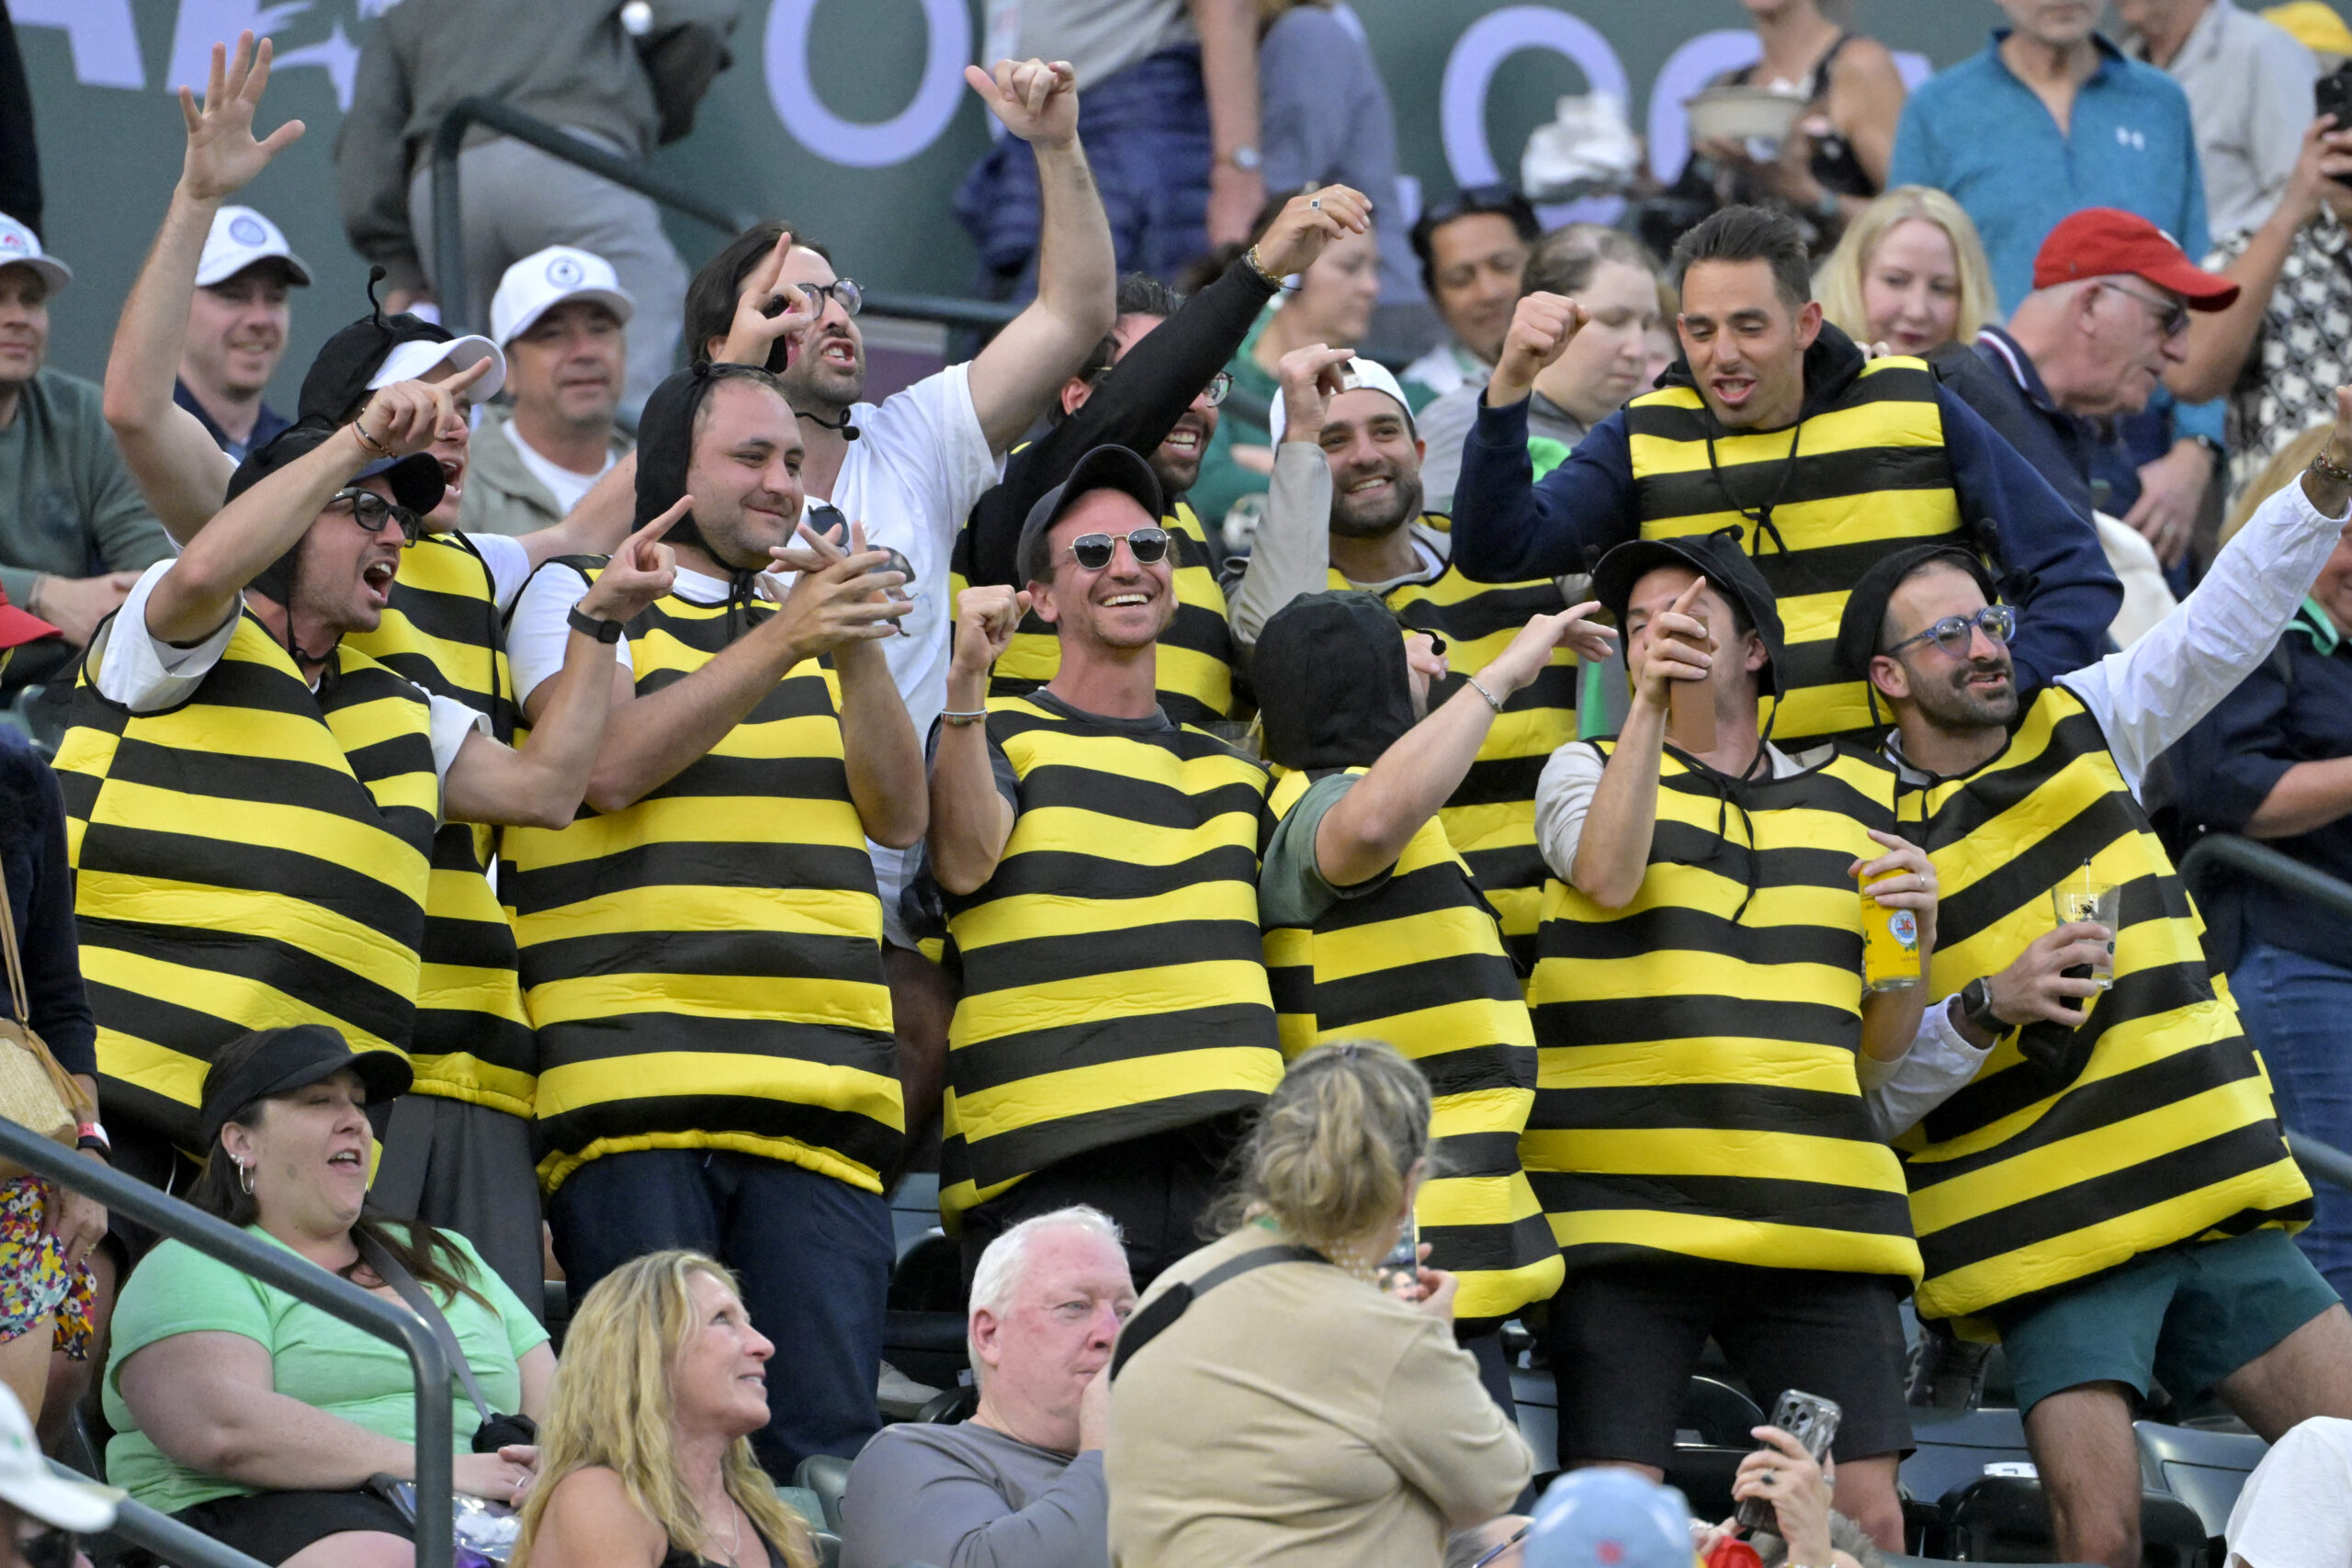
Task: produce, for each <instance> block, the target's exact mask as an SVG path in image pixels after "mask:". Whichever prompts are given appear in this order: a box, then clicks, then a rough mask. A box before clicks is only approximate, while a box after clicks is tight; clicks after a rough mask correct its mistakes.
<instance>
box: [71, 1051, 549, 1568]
mask: <svg viewBox="0 0 2352 1568" xmlns="http://www.w3.org/2000/svg"><path fill="white" fill-rule="evenodd" d="M408 1084H409V1070H408V1065H407V1064H406V1063H405V1062H404V1061H403V1060H401V1056H400V1055H399V1054H398V1053H396V1052H392V1051H385V1050H380V1049H370V1050H362V1051H354V1050H353V1049H352V1048H351V1046H350V1045H349V1044H348V1043H345V1039H344V1037H343V1036H342V1035H341V1034H339V1033H337V1032H335V1031H334V1030H332V1029H329V1028H326V1027H325V1026H323V1025H320V1024H298V1025H295V1026H292V1027H289V1028H281V1029H266V1030H260V1031H256V1032H254V1033H251V1034H247V1035H244V1036H243V1038H241V1039H239V1040H238V1041H236V1042H235V1043H233V1044H232V1045H231V1046H230V1047H229V1048H228V1049H226V1050H224V1051H223V1052H221V1053H220V1057H219V1059H218V1060H217V1061H215V1062H214V1063H213V1065H212V1066H211V1067H210V1069H209V1071H207V1073H206V1074H205V1077H204V1098H203V1107H202V1112H201V1116H200V1119H199V1122H198V1130H199V1131H200V1133H201V1134H202V1136H201V1140H200V1146H202V1147H203V1148H204V1149H205V1150H207V1151H208V1154H209V1159H208V1160H207V1161H206V1164H205V1169H204V1175H203V1178H202V1179H200V1180H199V1181H198V1184H197V1186H196V1188H195V1189H194V1190H192V1191H190V1192H189V1193H188V1201H190V1202H192V1203H194V1204H195V1205H196V1206H197V1207H198V1208H199V1209H202V1210H203V1211H205V1213H209V1214H212V1215H215V1216H217V1217H218V1218H220V1219H222V1220H225V1221H227V1222H228V1223H229V1224H232V1225H236V1226H238V1227H240V1228H242V1229H243V1230H246V1231H248V1232H249V1233H251V1234H252V1235H255V1236H258V1237H261V1238H263V1239H264V1240H266V1241H268V1242H270V1243H271V1244H273V1245H275V1246H277V1247H284V1248H285V1249H286V1250H287V1251H288V1252H290V1253H292V1254H294V1255H295V1256H296V1257H298V1258H302V1259H303V1260H304V1261H306V1262H309V1263H312V1264H315V1265H317V1266H318V1267H319V1268H321V1269H325V1270H326V1271H328V1272H329V1273H333V1274H339V1275H341V1276H342V1277H344V1278H345V1279H346V1280H351V1281H353V1282H354V1283H356V1284H358V1285H360V1286H361V1287H362V1288H363V1289H366V1290H369V1291H372V1292H375V1293H376V1294H378V1295H380V1296H382V1297H384V1298H386V1299H387V1300H390V1301H395V1302H396V1301H399V1300H400V1299H401V1294H400V1292H399V1290H398V1286H399V1285H400V1284H401V1283H403V1282H408V1283H411V1284H412V1285H415V1284H421V1285H423V1286H424V1288H425V1289H426V1290H427V1291H428V1292H430V1293H431V1295H432V1296H433V1298H434V1300H435V1304H436V1305H438V1306H439V1307H440V1309H441V1312H442V1314H443V1315H444V1316H445V1317H446V1318H447V1320H448V1324H449V1326H450V1328H451V1329H452V1330H453V1331H454V1332H455V1334H456V1336H457V1342H458V1349H459V1350H460V1351H461V1352H462V1353H463V1354H464V1356H465V1358H466V1361H467V1363H468V1364H469V1366H470V1367H471V1368H472V1369H473V1373H474V1377H475V1378H476V1380H477V1381H478V1382H480V1383H481V1390H482V1395H483V1397H484V1398H485V1399H486V1400H488V1401H489V1402H490V1404H491V1406H492V1409H493V1410H494V1411H497V1412H502V1413H511V1414H515V1415H520V1416H528V1417H530V1418H531V1419H532V1420H534V1421H537V1420H540V1419H543V1418H544V1417H545V1416H546V1415H547V1413H548V1385H549V1383H550V1382H553V1380H554V1377H555V1353H554V1351H553V1350H551V1349H549V1348H548V1336H547V1331H546V1330H545V1329H543V1328H541V1327H540V1326H539V1325H538V1322H537V1319H536V1318H534V1317H533V1316H532V1315H531V1314H530V1313H529V1312H528V1311H526V1309H525V1308H524V1306H523V1303H521V1302H520V1301H518V1300H516V1299H515V1294H514V1292H511V1291H509V1290H508V1289H507V1288H506V1287H505V1285H504V1284H503V1283H502V1282H501V1281H500V1280H499V1279H498V1276H497V1275H496V1274H495V1273H493V1272H492V1270H491V1269H490V1268H489V1267H488V1266H487V1265H486V1264H484V1263H483V1262H482V1260H481V1255H480V1254H479V1253H477V1252H476V1251H475V1250H474V1249H473V1246H472V1244H471V1243H469V1242H468V1241H467V1240H466V1238H465V1237H463V1236H461V1235H457V1234H456V1233H454V1232H448V1231H439V1230H435V1229H434V1228H433V1227H432V1226H430V1225H424V1224H388V1223H386V1222H384V1221H382V1220H380V1219H379V1218H377V1217H376V1215H375V1214H374V1213H373V1212H372V1211H370V1210H369V1209H368V1207H367V1198H368V1141H369V1139H368V1115H367V1108H368V1105H370V1104H371V1103H379V1102H381V1101H383V1100H390V1099H391V1098H393V1097H394V1096H396V1095H398V1094H400V1093H401V1092H402V1091H403V1090H405V1089H407V1088H408ZM403 1275H405V1276H407V1277H408V1280H407V1281H403V1280H402V1276H403ZM414 1388H415V1384H414V1380H413V1377H412V1375H411V1373H410V1371H409V1364H408V1359H407V1357H405V1356H404V1355H402V1354H401V1351H400V1349H399V1348H398V1347H396V1346H392V1345H389V1344H386V1343H385V1342H384V1341H383V1340H381V1339H379V1338H377V1337H375V1336H374V1335H371V1334H368V1333H367V1332H365V1331H363V1330H361V1329H357V1328H355V1327H353V1326H352V1325H349V1324H347V1323H345V1322H343V1321H342V1320H341V1319H339V1318H337V1317H334V1315H332V1314H328V1313H324V1312H322V1311H320V1310H319V1309H318V1308H316V1307H314V1306H311V1305H309V1304H307V1303H303V1302H301V1301H300V1300H298V1299H297V1298H295V1297H293V1296H290V1295H288V1294H287V1293H286V1292H283V1291H281V1290H279V1289H277V1287H276V1286H273V1285H266V1284H264V1283H262V1282H261V1281H260V1280H255V1279H254V1278H253V1277H252V1276H250V1275H248V1274H244V1273H243V1272H241V1271H240V1270H239V1269H237V1268H236V1267H235V1266H234V1265H233V1264H231V1263H228V1262H224V1261H222V1260H220V1259H219V1258H211V1257H209V1256H207V1255H206V1254H204V1253H202V1252H199V1251H198V1250H197V1249H196V1248H195V1247H190V1246H188V1245H187V1244H186V1243H184V1242H179V1241H166V1242H164V1243H163V1244H162V1245H161V1246H159V1247H156V1248H155V1250H154V1251H153V1252H152V1253H150V1254H149V1255H148V1256H147V1258H145V1259H144V1260H142V1261H141V1264H140V1266H139V1268H138V1269H137V1270H136V1271H134V1272H133V1273H132V1275H131V1277H130V1282H129V1283H128V1284H127V1285H125V1286H124V1287H123V1292H122V1301H121V1303H120V1304H119V1306H118V1307H117V1308H116V1311H115V1319H114V1346H113V1356H112V1359H111V1360H110V1362H109V1364H108V1366H107V1397H106V1414H107V1421H108V1423H109V1424H110V1425H112V1426H113V1427H114V1429H115V1432H116V1434H117V1436H116V1437H115V1438H114V1440H113V1442H112V1443H110V1444H108V1445H107V1477H108V1479H110V1480H111V1481H113V1482H114V1483H115V1484H117V1485H119V1486H122V1487H126V1488H128V1489H129V1490H130V1495H131V1496H132V1497H134V1498H135V1499H137V1500H138V1501H139V1502H141V1503H143V1504H145V1505H146V1506H148V1507H151V1508H153V1509H156V1510H157V1511H159V1512H162V1513H166V1514H171V1515H174V1516H175V1517H178V1518H179V1519H180V1521H181V1522H182V1523H184V1524H187V1525H189V1526H192V1527H193V1528H195V1529H198V1530H201V1531H202V1532H203V1533H204V1534H206V1535H208V1536H209V1537H211V1538H212V1539H213V1540H218V1541H220V1542H222V1543H223V1544H225V1545H228V1546H231V1547H233V1548H235V1549H236V1550H237V1551H243V1552H245V1553H247V1554H249V1555H251V1556H254V1557H257V1558H259V1559H260V1560H261V1561H262V1562H266V1563H272V1564H283V1565H285V1568H401V1565H404V1564H406V1563H408V1562H411V1561H412V1560H413V1559H412V1556H411V1547H410V1545H409V1542H410V1540H412V1530H411V1527H410V1525H409V1522H408V1520H407V1519H406V1518H405V1517H403V1516H402V1515H401V1512H400V1511H399V1510H398V1509H397V1508H395V1507H394V1506H393V1505H392V1504H391V1503H390V1501H389V1500H388V1499H386V1498H384V1497H383V1496H381V1495H379V1494H377V1493H375V1492H374V1491H371V1490H370V1489H369V1487H368V1478H369V1477H371V1476H374V1475H379V1474H383V1475H390V1476H395V1477H399V1478H401V1479H403V1480H405V1479H411V1478H413V1477H414V1475H415V1473H416V1468H415V1466H416V1456H415V1450H414V1448H413V1439H414V1436H415V1425H414V1421H415V1404H414V1401H415V1393H414ZM453 1414H454V1415H455V1416H457V1417H458V1421H457V1429H456V1434H455V1436H456V1448H457V1453H456V1457H455V1460H454V1467H455V1473H454V1481H455V1483H456V1486H457V1489H458V1491H459V1492H462V1493H465V1494H466V1495H469V1496H475V1497H486V1498H490V1499H492V1500H493V1501H497V1502H511V1501H513V1500H514V1499H515V1497H517V1496H519V1495H521V1494H522V1492H523V1491H524V1490H525V1489H526V1487H527V1486H528V1485H529V1483H530V1480H531V1477H532V1475H533V1473H534V1472H535V1471H536V1469H537V1462H538V1451H537V1450H536V1449H534V1448H530V1447H527V1446H515V1445H512V1444H509V1445H507V1446H503V1447H501V1448H498V1449H496V1450H493V1451H491V1452H487V1453H475V1452H472V1451H471V1441H472V1438H473V1437H474V1435H475V1433H476V1431H477V1430H478V1429H480V1418H479V1416H473V1412H472V1410H471V1407H470V1405H469V1404H468V1403H467V1402H465V1401H462V1400H460V1401H459V1402H458V1404H457V1406H456V1409H455V1410H454V1411H453ZM469 1416H470V1417H472V1418H471V1419H469Z"/></svg>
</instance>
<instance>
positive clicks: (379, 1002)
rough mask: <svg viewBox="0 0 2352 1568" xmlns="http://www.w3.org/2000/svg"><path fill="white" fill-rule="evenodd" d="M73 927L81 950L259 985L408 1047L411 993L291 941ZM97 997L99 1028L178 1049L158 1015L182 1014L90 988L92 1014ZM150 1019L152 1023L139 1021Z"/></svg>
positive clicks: (94, 922)
mask: <svg viewBox="0 0 2352 1568" xmlns="http://www.w3.org/2000/svg"><path fill="white" fill-rule="evenodd" d="M77 923H78V924H79V926H80V928H81V933H82V945H83V946H84V947H85V948H111V949H114V950H115V951H117V952H120V953H130V954H131V955H133V956H134V957H138V958H143V959H146V960H147V961H149V962H151V963H154V964H172V965H175V966H178V967H184V968H189V969H197V970H201V971H202V972H204V973H205V974H208V975H223V976H230V977H232V978H233V979H239V980H243V981H246V982H248V983H250V984H252V985H254V986H266V987H269V988H271V989H273V990H277V991H283V992H284V993H286V994H287V995H288V996H289V997H292V998H295V999H296V1000H298V1001H300V1002H303V1003H306V1004H307V1005H309V1006H311V1007H313V1008H316V1009H318V1010H320V1011H322V1012H324V1013H326V1014H327V1015H328V1016H330V1017H333V1018H339V1019H341V1020H343V1021H344V1022H345V1023H347V1024H350V1025H351V1026H352V1027H354V1028H356V1029H362V1030H365V1031H367V1032H368V1033H370V1034H373V1035H375V1036H377V1037H378V1038H379V1039H381V1040H384V1041H386V1042H389V1043H391V1044H394V1045H405V1044H406V1043H407V1042H408V1036H409V1030H410V1028H411V1026H412V1025H413V1022H414V1021H415V1018H416V998H415V995H414V994H413V992H408V991H400V990H394V989H392V988H391V987H388V986H383V985H380V984H379V983H377V982H376V981H374V980H371V979H369V978H368V976H364V975H359V974H356V973H354V972H353V971H351V970H349V969H345V967H344V966H343V965H341V964H337V963H334V961H333V960H331V959H327V958H322V957H320V956H319V955H318V954H317V953H311V952H310V951H309V950H307V949H305V948H303V947H300V946H299V945H297V944H296V943H294V942H286V941H280V940H278V939H277V938H275V937H270V936H266V935H264V934H262V933H260V932H257V931H198V930H193V929H191V928H189V927H187V926H158V925H143V924H139V923H135V922H132V921H129V920H113V919H90V918H89V917H87V916H85V917H83V918H82V919H80V920H79V921H78V922H77ZM101 990H104V991H106V992H107V996H108V998H109V1001H108V1005H107V1009H106V1010H101V1011H98V1014H97V1017H98V1021H99V1022H100V1023H101V1024H103V1025H105V1026H106V1027H107V1028H109V1029H119V1030H121V1031H122V1032H124V1033H126V1034H130V1035H133V1036H136V1037H137V1038H139V1039H142V1040H153V1041H156V1042H158V1043H166V1044H169V1045H170V1046H171V1047H172V1048H173V1049H174V1050H184V1049H185V1047H184V1046H183V1045H182V1044H181V1043H180V1036H179V1035H177V1034H175V1033H173V1032H168V1031H169V1030H170V1027H171V1024H170V1022H169V1021H166V1014H165V1010H168V1012H169V1013H171V1014H176V1015H179V1016H181V1017H185V1016H186V1014H185V1012H184V1010H180V1009H178V1008H175V1007H172V1006H171V1005H170V1004H169V1003H165V1002H164V1001H163V1000H162V998H153V997H147V996H143V995H137V994H134V993H131V992H128V991H119V990H115V989H113V988H112V987H102V986H100V985H98V984H96V982H93V983H92V984H91V986H90V994H91V998H92V1003H91V1005H92V1008H93V1010H96V1007H97V1003H96V998H97V995H98V993H99V992H100V991H101ZM149 1019H153V1020H155V1021H154V1022H148V1021H146V1020H149ZM159 1026H160V1027H159ZM236 1032H242V1031H236Z"/></svg>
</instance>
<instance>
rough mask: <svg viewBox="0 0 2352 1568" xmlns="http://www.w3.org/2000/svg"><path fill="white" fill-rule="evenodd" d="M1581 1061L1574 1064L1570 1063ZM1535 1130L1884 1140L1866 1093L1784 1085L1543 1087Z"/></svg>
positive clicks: (1533, 1115)
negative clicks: (1873, 1121)
mask: <svg viewBox="0 0 2352 1568" xmlns="http://www.w3.org/2000/svg"><path fill="white" fill-rule="evenodd" d="M1567 1065H1569V1066H1573V1065H1574V1064H1573V1062H1570V1063H1569V1064H1567ZM1527 1126H1528V1130H1529V1131H1530V1132H1588V1131H1592V1130H1594V1129H1598V1128H1608V1129H1610V1130H1611V1131H1615V1132H1626V1133H1631V1132H1684V1131H1700V1132H1711V1133H1787V1134H1796V1135H1799V1136H1804V1137H1812V1138H1843V1139H1845V1140H1847V1141H1848V1142H1849V1143H1856V1144H1870V1145H1877V1144H1879V1143H1880V1142H1881V1139H1880V1138H1879V1136H1878V1134H1877V1133H1876V1131H1875V1130H1874V1129H1873V1128H1872V1126H1871V1119H1870V1111H1869V1108H1868V1107H1866V1106H1865V1105H1864V1104H1863V1103H1862V1098H1861V1096H1860V1094H1848V1093H1839V1092H1837V1091H1835V1090H1831V1089H1791V1088H1788V1087H1787V1086H1785V1085H1780V1084H1752V1083H1669V1084H1627V1085H1624V1086H1622V1087H1618V1088H1611V1089H1537V1090H1536V1091H1535V1109H1534V1110H1533V1111H1532V1112H1530V1113H1529V1115H1528V1118H1527Z"/></svg>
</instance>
